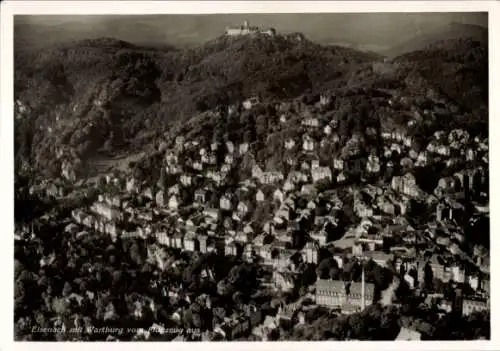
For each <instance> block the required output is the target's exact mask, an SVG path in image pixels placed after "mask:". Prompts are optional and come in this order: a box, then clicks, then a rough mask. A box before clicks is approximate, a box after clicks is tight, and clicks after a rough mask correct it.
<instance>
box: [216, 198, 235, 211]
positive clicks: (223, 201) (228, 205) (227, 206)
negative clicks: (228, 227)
mask: <svg viewBox="0 0 500 351" xmlns="http://www.w3.org/2000/svg"><path fill="white" fill-rule="evenodd" d="M219 207H220V208H221V209H222V210H225V211H230V210H231V209H232V208H233V198H232V196H230V195H229V194H226V195H223V196H222V197H221V198H220V200H219Z"/></svg>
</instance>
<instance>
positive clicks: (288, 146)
mask: <svg viewBox="0 0 500 351" xmlns="http://www.w3.org/2000/svg"><path fill="white" fill-rule="evenodd" d="M294 146H295V141H294V140H293V139H288V140H286V141H285V149H287V150H291V149H293V147H294Z"/></svg>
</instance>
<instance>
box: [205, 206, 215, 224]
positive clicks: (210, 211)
mask: <svg viewBox="0 0 500 351" xmlns="http://www.w3.org/2000/svg"><path fill="white" fill-rule="evenodd" d="M203 215H204V216H205V217H206V218H207V219H208V221H210V222H217V221H218V220H219V210H218V209H216V208H205V210H204V211H203Z"/></svg>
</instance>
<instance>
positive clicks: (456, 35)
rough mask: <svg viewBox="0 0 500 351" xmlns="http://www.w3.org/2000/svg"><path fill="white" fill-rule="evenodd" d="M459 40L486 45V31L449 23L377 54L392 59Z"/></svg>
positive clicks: (475, 26)
mask: <svg viewBox="0 0 500 351" xmlns="http://www.w3.org/2000/svg"><path fill="white" fill-rule="evenodd" d="M460 38H471V39H474V40H479V41H483V42H485V43H487V42H488V29H487V28H485V27H482V26H478V25H473V24H462V23H451V24H449V25H448V26H446V27H444V28H438V29H437V30H431V31H430V32H428V33H423V34H420V35H417V36H415V37H413V38H411V39H410V40H407V41H405V42H403V43H401V44H397V45H395V46H393V47H391V48H389V49H386V50H381V51H378V52H379V53H381V54H383V55H385V56H388V57H394V56H397V55H402V54H404V53H407V52H411V51H416V50H422V49H424V48H425V47H426V46H427V45H429V44H432V43H435V42H437V41H441V40H448V39H460Z"/></svg>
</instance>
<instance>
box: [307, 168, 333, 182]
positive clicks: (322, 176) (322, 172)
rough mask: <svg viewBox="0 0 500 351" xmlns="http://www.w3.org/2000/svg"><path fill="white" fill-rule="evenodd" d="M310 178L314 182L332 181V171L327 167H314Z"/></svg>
mask: <svg viewBox="0 0 500 351" xmlns="http://www.w3.org/2000/svg"><path fill="white" fill-rule="evenodd" d="M311 176H312V179H313V181H314V182H319V181H321V180H329V181H331V180H332V171H331V170H330V168H329V167H314V168H313V169H312V171H311Z"/></svg>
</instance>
